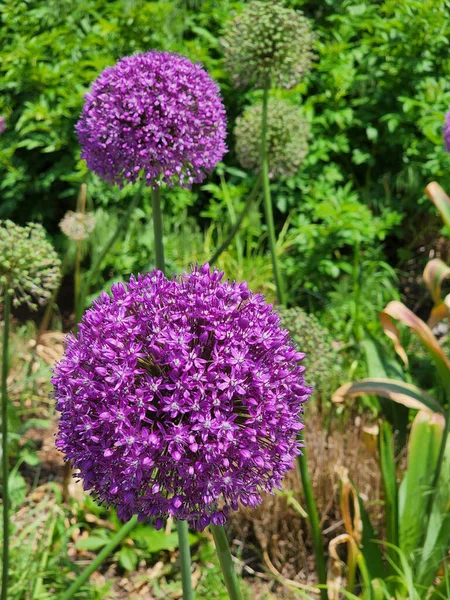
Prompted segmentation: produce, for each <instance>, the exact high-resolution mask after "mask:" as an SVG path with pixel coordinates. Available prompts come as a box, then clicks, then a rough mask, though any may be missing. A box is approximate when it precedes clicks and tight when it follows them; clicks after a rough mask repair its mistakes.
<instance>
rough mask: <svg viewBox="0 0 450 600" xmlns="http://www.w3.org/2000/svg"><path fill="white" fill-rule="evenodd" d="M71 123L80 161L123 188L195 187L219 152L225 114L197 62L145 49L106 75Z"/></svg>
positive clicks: (214, 88)
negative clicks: (129, 185) (136, 185)
mask: <svg viewBox="0 0 450 600" xmlns="http://www.w3.org/2000/svg"><path fill="white" fill-rule="evenodd" d="M85 100H86V101H85V105H84V108H83V111H82V114H81V117H80V120H79V121H78V123H77V125H76V132H77V134H78V138H79V141H80V144H81V146H82V153H81V157H82V158H84V159H86V162H87V165H88V167H89V168H90V169H91V170H92V171H94V172H95V173H97V175H99V176H100V177H102V178H104V179H106V180H107V181H109V182H111V183H113V184H118V185H120V186H122V185H123V184H124V183H125V182H126V181H131V182H132V183H134V182H136V181H137V180H138V179H139V178H141V177H142V178H143V179H144V181H145V182H146V184H147V185H149V186H157V185H160V184H161V183H166V184H168V185H174V184H179V185H181V186H183V187H190V186H191V185H192V183H200V182H201V181H203V179H204V178H205V177H206V175H207V174H208V173H209V172H210V171H212V169H213V168H214V167H215V166H216V164H217V163H218V162H219V161H220V160H221V158H222V156H223V154H224V153H225V151H226V146H225V137H226V119H225V109H224V107H223V103H222V100H221V98H220V95H219V89H218V86H217V84H216V83H215V82H214V81H213V80H212V79H211V77H210V76H209V75H208V73H207V72H206V71H205V70H204V69H203V67H202V66H201V65H200V64H193V63H192V62H191V61H190V60H188V59H187V58H185V57H184V56H180V55H178V54H174V53H170V52H158V51H151V52H146V53H144V54H135V55H133V56H128V57H125V58H123V59H121V60H120V61H119V62H118V63H117V64H116V65H115V66H114V67H108V68H107V69H105V70H104V71H103V72H102V73H101V74H100V75H99V77H98V78H97V79H96V80H95V81H94V83H93V85H92V91H91V93H88V94H86V98H85Z"/></svg>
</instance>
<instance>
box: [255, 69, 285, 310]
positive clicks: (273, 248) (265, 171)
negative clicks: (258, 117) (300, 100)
mask: <svg viewBox="0 0 450 600" xmlns="http://www.w3.org/2000/svg"><path fill="white" fill-rule="evenodd" d="M269 89H270V81H269V79H268V78H266V81H265V84H264V95H263V109H262V128H261V131H262V133H261V172H262V179H263V191H264V196H263V197H264V213H265V217H266V225H267V232H268V234H269V248H270V253H271V255H272V268H273V275H274V277H275V285H276V288H277V296H278V302H279V303H280V304H284V305H286V297H285V293H284V287H283V280H282V278H281V273H280V267H279V264H278V258H277V244H276V237H275V224H274V221H273V209H272V198H271V196H270V182H269V163H268V160H267V105H268V101H269Z"/></svg>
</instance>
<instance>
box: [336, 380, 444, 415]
mask: <svg viewBox="0 0 450 600" xmlns="http://www.w3.org/2000/svg"><path fill="white" fill-rule="evenodd" d="M363 394H376V395H377V396H382V397H383V398H389V399H390V400H393V401H394V402H398V403H400V404H403V405H404V406H407V407H408V408H414V409H416V410H427V411H429V412H437V413H444V409H443V407H442V406H441V405H440V404H439V402H438V401H437V400H435V399H434V398H433V396H430V394H428V393H427V392H425V391H424V390H421V389H420V388H418V387H416V386H415V385H412V384H411V383H405V382H404V381H396V380H395V379H379V378H375V377H374V378H370V379H369V378H367V379H361V380H360V381H355V382H353V383H345V384H344V385H342V386H341V387H340V388H339V389H337V390H336V391H335V392H334V394H333V396H332V398H331V400H332V402H335V403H336V404H339V403H342V402H344V400H345V398H352V397H355V396H362V395H363Z"/></svg>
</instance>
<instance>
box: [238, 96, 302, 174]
mask: <svg viewBox="0 0 450 600" xmlns="http://www.w3.org/2000/svg"><path fill="white" fill-rule="evenodd" d="M261 121H262V103H261V102H259V103H257V104H253V105H251V106H249V107H248V108H246V109H245V111H244V113H243V115H242V116H241V117H238V118H237V119H236V127H235V129H234V135H235V137H236V153H237V156H238V159H239V162H240V163H241V165H242V167H243V168H244V169H253V170H258V169H260V167H261ZM309 138H310V128H309V124H308V123H307V121H305V119H304V118H303V117H302V116H301V114H300V113H299V111H298V109H297V108H296V107H294V106H293V105H292V104H291V103H289V102H286V101H285V100H277V99H274V98H270V99H269V103H268V107H267V159H268V163H269V176H270V177H273V178H278V177H289V176H293V175H295V174H296V173H298V170H299V169H300V167H301V165H302V163H303V159H304V158H305V156H306V152H307V150H308V140H309Z"/></svg>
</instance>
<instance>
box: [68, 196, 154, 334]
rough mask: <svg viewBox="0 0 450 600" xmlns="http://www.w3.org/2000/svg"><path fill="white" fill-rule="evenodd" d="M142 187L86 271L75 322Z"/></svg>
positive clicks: (128, 217)
mask: <svg viewBox="0 0 450 600" xmlns="http://www.w3.org/2000/svg"><path fill="white" fill-rule="evenodd" d="M142 187H143V184H141V185H140V186H139V188H138V190H137V192H136V194H135V195H134V197H133V199H132V200H131V202H130V203H129V205H128V208H127V210H126V211H125V212H124V214H123V215H122V218H121V219H120V221H119V222H118V224H117V227H116V230H115V231H114V233H113V234H112V236H111V237H110V238H109V240H108V242H107V243H106V244H105V246H104V247H103V248H102V251H101V252H100V254H99V255H98V257H97V260H96V261H95V262H94V264H93V265H92V267H91V268H90V270H89V271H88V273H87V275H86V279H85V281H84V284H83V285H82V286H81V291H80V294H79V297H78V300H77V303H76V304H77V305H76V307H75V317H76V319H75V323H79V322H80V320H81V315H82V313H83V309H84V304H85V299H86V296H87V295H88V293H89V288H90V287H91V283H92V280H93V279H94V277H95V275H97V273H98V272H99V270H100V267H101V266H102V262H103V260H104V258H105V256H106V255H107V254H108V252H109V251H110V250H111V248H112V246H113V245H114V244H115V242H116V241H117V239H118V238H119V236H120V234H121V233H122V231H124V230H125V229H126V228H127V226H128V223H129V221H130V217H131V215H132V213H133V211H134V209H135V208H136V207H137V205H138V204H139V201H140V199H141V195H142Z"/></svg>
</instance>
